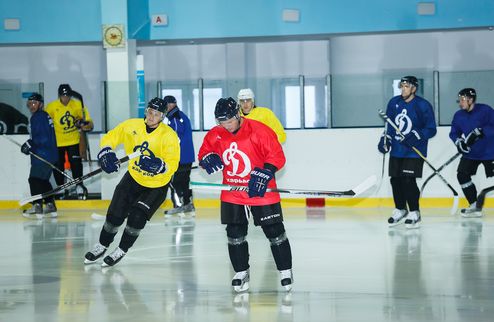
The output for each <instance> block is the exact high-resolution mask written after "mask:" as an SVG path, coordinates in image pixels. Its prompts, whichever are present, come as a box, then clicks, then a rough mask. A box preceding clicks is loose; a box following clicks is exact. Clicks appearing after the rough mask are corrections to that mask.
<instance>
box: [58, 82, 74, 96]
mask: <svg viewBox="0 0 494 322" xmlns="http://www.w3.org/2000/svg"><path fill="white" fill-rule="evenodd" d="M58 96H72V88H70V85H69V84H60V86H58Z"/></svg>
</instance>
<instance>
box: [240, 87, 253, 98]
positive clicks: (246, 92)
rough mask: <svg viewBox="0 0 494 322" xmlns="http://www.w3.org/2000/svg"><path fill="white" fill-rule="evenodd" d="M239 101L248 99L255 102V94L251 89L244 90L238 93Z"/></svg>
mask: <svg viewBox="0 0 494 322" xmlns="http://www.w3.org/2000/svg"><path fill="white" fill-rule="evenodd" d="M237 99H238V100H239V101H240V100H248V99H251V100H252V101H254V92H253V91H252V90H251V89H250V88H243V89H241V90H240V91H239V92H238V95H237Z"/></svg>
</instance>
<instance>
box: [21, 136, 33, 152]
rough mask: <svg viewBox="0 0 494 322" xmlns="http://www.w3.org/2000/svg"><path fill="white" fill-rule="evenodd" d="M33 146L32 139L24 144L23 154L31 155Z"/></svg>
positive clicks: (22, 147)
mask: <svg viewBox="0 0 494 322" xmlns="http://www.w3.org/2000/svg"><path fill="white" fill-rule="evenodd" d="M32 146H33V141H32V140H31V139H29V140H27V141H26V142H24V144H23V145H22V146H21V152H22V153H24V154H27V155H29V152H31V148H32Z"/></svg>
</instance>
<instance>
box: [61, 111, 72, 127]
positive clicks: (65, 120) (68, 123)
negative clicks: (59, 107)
mask: <svg viewBox="0 0 494 322" xmlns="http://www.w3.org/2000/svg"><path fill="white" fill-rule="evenodd" d="M60 124H62V125H65V126H64V128H63V129H64V130H69V129H71V128H74V127H75V117H74V116H72V114H70V113H69V112H68V111H67V112H65V114H64V115H63V116H62V117H61V118H60Z"/></svg>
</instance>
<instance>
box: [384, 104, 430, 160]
mask: <svg viewBox="0 0 494 322" xmlns="http://www.w3.org/2000/svg"><path fill="white" fill-rule="evenodd" d="M386 115H388V117H389V118H390V119H391V121H393V123H395V124H396V126H397V127H398V129H399V130H400V131H401V133H403V135H407V134H408V133H410V132H411V131H412V130H415V131H417V133H418V134H419V135H420V138H421V140H420V141H419V143H418V144H417V145H416V146H415V148H417V149H418V150H419V151H420V152H421V153H422V154H423V155H424V156H427V143H428V141H429V139H430V138H432V137H433V136H434V135H436V132H437V129H436V119H435V117H434V111H433V109H432V105H431V104H430V103H429V102H428V101H427V100H425V99H423V98H422V97H419V96H415V97H414V98H413V99H412V100H411V101H410V102H408V103H407V102H405V100H404V99H403V98H402V97H401V95H399V96H395V97H393V98H392V99H390V100H389V103H388V107H387V109H386ZM387 134H388V135H390V136H391V138H392V140H391V156H393V157H397V158H420V156H419V155H418V154H417V153H415V151H413V149H412V148H411V147H409V146H407V145H405V144H402V143H400V141H399V139H400V138H401V137H400V135H398V134H396V131H395V130H394V129H393V127H391V126H388V127H387Z"/></svg>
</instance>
